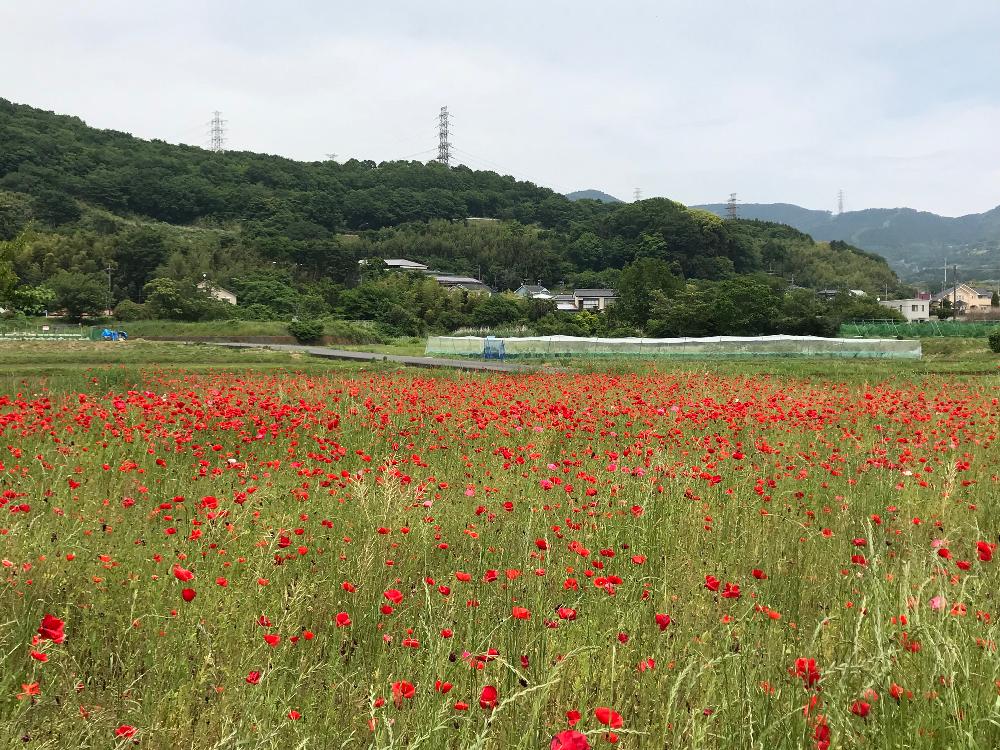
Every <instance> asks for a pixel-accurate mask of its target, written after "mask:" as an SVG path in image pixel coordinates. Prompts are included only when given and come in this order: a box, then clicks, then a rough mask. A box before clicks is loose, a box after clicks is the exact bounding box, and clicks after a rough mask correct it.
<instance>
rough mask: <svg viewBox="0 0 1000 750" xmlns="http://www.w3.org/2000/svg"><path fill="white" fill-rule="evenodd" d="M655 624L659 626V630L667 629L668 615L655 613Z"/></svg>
mask: <svg viewBox="0 0 1000 750" xmlns="http://www.w3.org/2000/svg"><path fill="white" fill-rule="evenodd" d="M655 619H656V625H657V626H658V627H659V628H660V632H663V631H664V630H666V629H667V626H668V625H670V615H664V614H658V615H656V618H655Z"/></svg>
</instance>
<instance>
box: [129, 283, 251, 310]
mask: <svg viewBox="0 0 1000 750" xmlns="http://www.w3.org/2000/svg"><path fill="white" fill-rule="evenodd" d="M142 291H143V294H144V295H145V298H146V303H145V305H143V306H144V307H145V308H146V310H147V312H148V313H149V316H150V317H152V318H165V319H168V320H211V319H218V318H222V317H224V316H228V315H230V314H231V312H232V307H231V306H230V305H228V304H226V303H225V302H219V301H218V300H216V299H214V298H213V297H212V296H211V295H209V294H208V292H206V291H203V290H202V289H199V288H198V287H197V286H196V285H195V284H194V283H193V282H183V281H175V280H174V279H153V280H152V281H150V282H148V283H147V284H146V285H145V286H144V287H143V288H142Z"/></svg>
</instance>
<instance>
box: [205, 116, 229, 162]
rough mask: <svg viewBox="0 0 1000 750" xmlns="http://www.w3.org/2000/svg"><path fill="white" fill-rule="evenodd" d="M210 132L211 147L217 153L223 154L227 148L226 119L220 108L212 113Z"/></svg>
mask: <svg viewBox="0 0 1000 750" xmlns="http://www.w3.org/2000/svg"><path fill="white" fill-rule="evenodd" d="M209 133H210V134H211V137H212V140H211V143H210V145H209V148H210V149H211V150H212V151H215V152H216V153H217V154H221V153H222V152H223V151H225V150H226V120H223V119H222V113H221V112H220V111H219V110H215V112H213V113H212V122H211V130H210V131H209Z"/></svg>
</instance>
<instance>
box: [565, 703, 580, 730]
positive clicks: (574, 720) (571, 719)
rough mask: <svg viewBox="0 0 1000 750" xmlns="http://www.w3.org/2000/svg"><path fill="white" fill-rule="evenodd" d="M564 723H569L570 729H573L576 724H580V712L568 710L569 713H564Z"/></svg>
mask: <svg viewBox="0 0 1000 750" xmlns="http://www.w3.org/2000/svg"><path fill="white" fill-rule="evenodd" d="M566 721H567V722H568V723H569V725H570V726H571V727H575V726H576V725H577V724H579V723H580V712H579V711H577V710H576V709H575V708H573V709H570V710H569V711H567V712H566Z"/></svg>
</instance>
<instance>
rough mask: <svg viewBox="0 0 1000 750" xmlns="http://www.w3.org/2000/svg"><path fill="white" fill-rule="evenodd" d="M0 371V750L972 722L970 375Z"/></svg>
mask: <svg viewBox="0 0 1000 750" xmlns="http://www.w3.org/2000/svg"><path fill="white" fill-rule="evenodd" d="M4 389H5V390H4V391H3V392H0V558H2V565H3V568H2V575H3V588H2V592H0V611H2V618H0V737H2V738H3V739H4V740H5V742H6V744H5V745H4V746H9V747H15V746H16V747H29V748H31V747H38V748H41V747H45V748H66V747H79V748H106V747H133V746H138V747H149V748H176V747H191V748H236V747H239V748H282V749H284V748H288V749H289V750H294V749H296V748H341V747H343V748H369V747H372V748H416V747H421V748H484V749H485V748H504V749H506V748H546V749H549V748H551V749H552V750H560V749H562V750H584V749H585V748H604V747H609V748H610V747H614V746H617V747H622V748H657V749H661V748H703V747H711V748H815V750H825V749H826V748H842V747H868V748H887V747H899V748H939V747H952V748H958V747H962V748H973V747H995V746H997V745H998V744H1000V655H998V653H997V644H996V641H997V640H998V638H1000V633H998V632H997V618H998V617H1000V608H998V599H997V597H998V594H1000V573H998V566H1000V550H998V549H997V542H998V536H997V535H998V533H1000V511H998V503H1000V477H998V474H1000V448H998V443H997V430H998V414H1000V407H998V403H1000V402H998V396H1000V393H998V391H1000V388H998V383H997V379H996V378H994V377H982V378H967V379H963V378H960V377H953V376H929V377H919V378H918V377H913V376H910V377H897V378H888V377H887V379H885V380H884V381H881V382H874V381H871V380H869V381H868V382H865V381H864V380H863V379H857V380H843V381H841V380H836V379H833V380H828V379H817V378H799V377H794V376H768V375H765V374H760V373H757V374H746V373H744V374H739V373H738V372H706V371H704V370H702V371H681V370H678V371H669V372H656V371H650V372H641V373H618V374H615V373H607V372H605V373H586V374H572V373H561V374H530V375H511V376H501V375H493V376H457V375H437V374H432V373H427V372H419V373H415V372H413V371H408V370H400V371H389V370H385V371H375V372H357V371H332V372H309V373H297V374H295V373H289V372H285V371H283V370H274V371H271V372H267V371H258V372H242V373H240V372H221V371H211V370H206V371H183V370H169V371H152V370H150V371H146V372H145V373H143V374H141V376H140V377H139V378H138V379H137V381H136V382H135V383H133V384H131V385H129V386H128V387H125V386H123V384H122V383H121V381H120V379H116V378H112V377H108V373H107V372H106V371H105V370H102V369H100V368H96V369H92V370H88V371H84V370H82V369H81V370H79V371H78V372H76V374H75V375H74V376H73V377H72V378H67V379H64V380H63V381H61V382H60V383H59V384H58V386H56V385H50V386H48V387H46V386H44V385H40V384H39V382H38V381H31V382H29V381H28V380H25V381H24V385H23V387H22V386H21V385H19V384H18V383H17V382H15V381H14V380H9V381H7V382H6V383H5V385H4Z"/></svg>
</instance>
